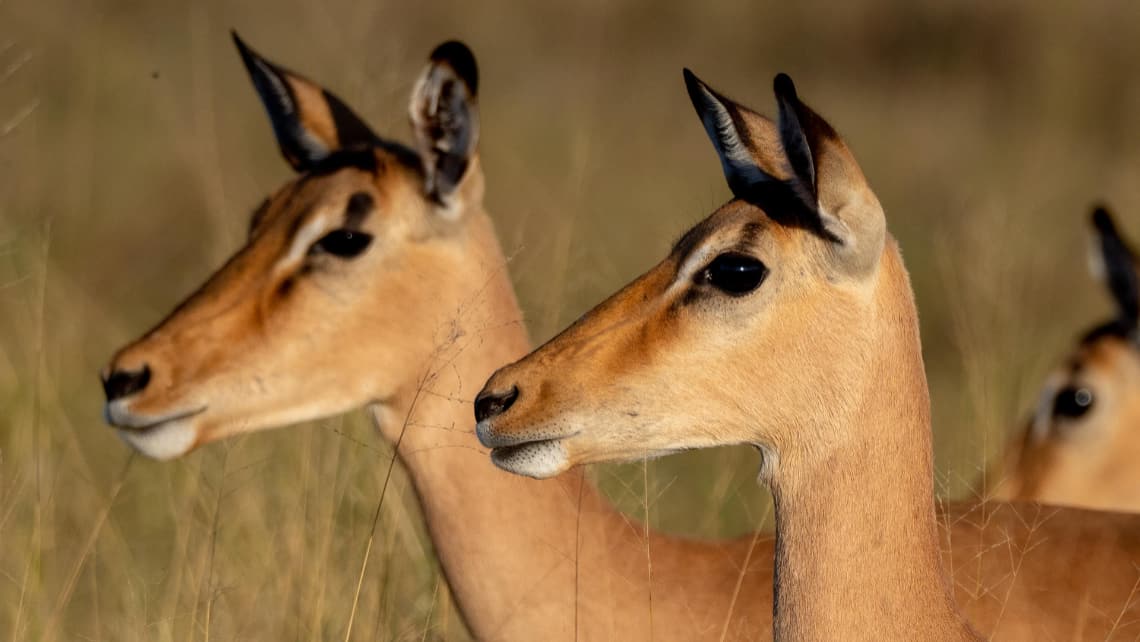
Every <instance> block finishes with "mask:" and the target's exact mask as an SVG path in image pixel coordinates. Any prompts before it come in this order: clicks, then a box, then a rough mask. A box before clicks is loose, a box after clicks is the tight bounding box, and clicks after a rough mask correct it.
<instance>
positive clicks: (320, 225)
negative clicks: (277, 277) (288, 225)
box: [274, 212, 329, 271]
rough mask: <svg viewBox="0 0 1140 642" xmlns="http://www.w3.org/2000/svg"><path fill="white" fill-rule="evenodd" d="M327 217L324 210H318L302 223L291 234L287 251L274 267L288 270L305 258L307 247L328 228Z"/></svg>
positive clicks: (307, 251) (278, 269) (307, 252)
mask: <svg viewBox="0 0 1140 642" xmlns="http://www.w3.org/2000/svg"><path fill="white" fill-rule="evenodd" d="M328 218H329V217H328V215H327V214H326V213H325V212H320V213H318V214H317V215H316V216H314V217H313V218H311V219H309V220H308V221H307V222H306V223H305V224H304V225H302V226H301V229H299V230H297V233H296V234H294V235H293V242H292V243H291V244H290V245H289V251H288V252H286V253H285V256H283V257H281V259H280V260H279V261H277V265H276V267H275V268H274V269H275V270H277V271H280V270H288V269H291V268H293V267H295V266H297V265H298V264H300V262H301V261H303V260H305V257H306V256H308V254H309V248H311V247H312V246H313V243H316V242H317V240H318V239H320V238H321V237H322V236H324V235H325V230H326V229H327V228H328Z"/></svg>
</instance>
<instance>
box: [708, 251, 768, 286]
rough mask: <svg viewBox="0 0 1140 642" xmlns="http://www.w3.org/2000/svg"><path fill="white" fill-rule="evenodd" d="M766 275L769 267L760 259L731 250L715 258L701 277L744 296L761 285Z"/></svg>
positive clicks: (711, 283)
mask: <svg viewBox="0 0 1140 642" xmlns="http://www.w3.org/2000/svg"><path fill="white" fill-rule="evenodd" d="M766 276H768V268H766V267H764V264H763V263H761V262H760V261H757V260H756V259H754V258H752V257H751V256H748V255H746V254H738V253H736V252H729V253H727V254H721V255H720V256H718V257H716V258H715V259H713V262H712V263H709V265H708V267H706V268H705V269H704V270H703V271H702V272H701V275H700V278H701V280H703V281H704V282H705V283H708V284H709V285H711V286H713V287H714V288H716V289H718V290H720V291H722V292H725V293H727V294H731V295H733V296H742V295H745V294H748V293H749V292H751V291H753V290H755V289H756V288H757V287H759V286H760V284H761V283H763V282H764V277H766Z"/></svg>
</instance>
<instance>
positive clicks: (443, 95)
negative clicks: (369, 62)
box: [408, 40, 482, 213]
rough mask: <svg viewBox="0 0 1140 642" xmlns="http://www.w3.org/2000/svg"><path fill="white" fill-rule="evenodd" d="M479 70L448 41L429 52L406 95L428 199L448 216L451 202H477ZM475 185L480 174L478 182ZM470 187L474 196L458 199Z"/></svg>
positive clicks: (453, 209)
mask: <svg viewBox="0 0 1140 642" xmlns="http://www.w3.org/2000/svg"><path fill="white" fill-rule="evenodd" d="M478 90H479V70H478V67H477V66H476V63H475V56H474V54H472V53H471V50H470V49H468V48H467V45H464V44H463V43H461V42H458V41H455V40H452V41H449V42H445V43H443V44H441V45H439V46H438V47H436V48H435V50H434V51H432V53H431V57H430V59H429V61H428V65H427V67H426V68H425V69H424V71H423V73H422V74H421V75H420V78H419V80H418V81H417V82H416V86H415V89H414V90H413V91H412V99H411V104H410V105H409V108H408V111H409V114H410V116H411V120H412V130H413V131H414V133H415V137H416V150H417V151H418V152H419V154H420V158H421V160H422V163H423V170H424V181H425V182H424V190H425V192H426V194H427V195H428V197H429V198H431V199H432V200H434V201H435V202H436V203H438V204H439V205H441V206H442V207H443V210H444V211H445V212H451V213H454V212H456V211H457V210H458V208H456V207H454V206H455V204H456V203H457V201H461V200H471V199H481V198H482V193H481V189H482V183H481V180H473V181H468V180H466V179H467V178H468V177H469V175H474V174H478V173H479V170H478V168H477V165H478V162H477V159H476V157H475V154H476V152H475V147H476V144H477V143H478V141H479V106H478V103H477V100H476V98H477V95H478ZM472 178H479V179H481V174H480V175H479V176H478V177H474V176H472ZM467 184H471V188H472V190H474V193H463V194H462V197H460V194H461V192H467V190H460V189H459V188H460V187H461V186H464V187H465V188H466V187H467Z"/></svg>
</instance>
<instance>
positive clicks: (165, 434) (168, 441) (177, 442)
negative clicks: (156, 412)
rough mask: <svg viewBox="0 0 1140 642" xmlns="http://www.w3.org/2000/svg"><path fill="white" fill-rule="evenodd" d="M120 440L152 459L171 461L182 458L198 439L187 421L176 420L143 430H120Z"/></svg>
mask: <svg viewBox="0 0 1140 642" xmlns="http://www.w3.org/2000/svg"><path fill="white" fill-rule="evenodd" d="M117 432H118V433H119V438H120V439H122V440H123V441H125V442H127V445H128V446H130V447H131V448H134V449H135V450H137V451H138V452H140V453H142V454H143V455H146V456H147V457H150V458H151V459H159V460H163V461H165V460H169V459H175V458H177V457H181V456H182V455H185V454H186V453H188V452H190V450H191V449H193V448H194V442H195V441H197V439H198V434H197V431H195V430H194V426H193V425H191V423H190V422H189V421H187V420H185V419H175V420H174V421H168V422H166V423H162V424H159V425H157V426H152V427H150V428H143V429H130V428H120V429H119V430H118V431H117Z"/></svg>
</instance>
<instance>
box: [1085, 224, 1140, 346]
mask: <svg viewBox="0 0 1140 642" xmlns="http://www.w3.org/2000/svg"><path fill="white" fill-rule="evenodd" d="M1092 226H1093V233H1094V242H1093V245H1092V248H1091V251H1090V253H1089V266H1090V271H1091V272H1092V273H1093V276H1095V277H1096V278H1098V279H1100V280H1101V281H1103V282H1104V284H1105V285H1106V286H1107V287H1108V290H1109V292H1110V293H1111V294H1112V300H1113V301H1114V302H1115V303H1116V310H1117V321H1118V322H1119V323H1120V324H1121V326H1122V327H1125V328H1128V330H1129V332H1130V333H1135V332H1136V329H1137V326H1138V325H1140V278H1138V275H1137V273H1136V256H1135V254H1133V252H1132V249H1131V248H1130V247H1129V246H1128V243H1126V242H1125V241H1124V239H1123V238H1122V237H1121V236H1120V233H1119V232H1118V231H1117V229H1116V224H1115V223H1114V222H1113V220H1112V215H1110V214H1109V213H1108V210H1107V209H1105V208H1103V207H1097V208H1096V209H1094V210H1093V213H1092Z"/></svg>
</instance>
